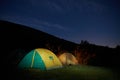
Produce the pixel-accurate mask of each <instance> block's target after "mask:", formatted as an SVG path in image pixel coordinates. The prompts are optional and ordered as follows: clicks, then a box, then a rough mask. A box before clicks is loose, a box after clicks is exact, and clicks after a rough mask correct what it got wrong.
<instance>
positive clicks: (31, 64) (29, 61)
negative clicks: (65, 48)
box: [18, 48, 62, 70]
mask: <svg viewBox="0 0 120 80" xmlns="http://www.w3.org/2000/svg"><path fill="white" fill-rule="evenodd" d="M18 66H19V68H35V69H40V70H48V69H53V68H59V67H62V64H61V62H60V61H59V59H58V58H57V56H56V55H55V54H54V53H53V52H51V51H50V50H48V49H44V48H38V49H34V50H32V51H30V52H29V53H28V54H27V55H26V56H25V57H24V58H23V59H22V60H21V62H20V63H19V64H18Z"/></svg>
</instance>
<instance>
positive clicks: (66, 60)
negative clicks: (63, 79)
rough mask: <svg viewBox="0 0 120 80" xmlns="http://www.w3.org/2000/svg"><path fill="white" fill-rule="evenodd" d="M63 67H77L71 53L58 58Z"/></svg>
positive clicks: (76, 62)
mask: <svg viewBox="0 0 120 80" xmlns="http://www.w3.org/2000/svg"><path fill="white" fill-rule="evenodd" d="M58 58H59V60H60V61H61V63H62V64H63V65H77V64H78V61H77V59H76V58H75V56H74V55H73V54H72V53H63V54H60V55H59V56H58Z"/></svg>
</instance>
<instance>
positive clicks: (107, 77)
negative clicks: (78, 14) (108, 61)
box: [17, 65, 120, 80]
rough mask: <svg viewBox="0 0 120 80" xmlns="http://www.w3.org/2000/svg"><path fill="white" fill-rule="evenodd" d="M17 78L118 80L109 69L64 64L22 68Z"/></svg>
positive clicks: (35, 79) (24, 79)
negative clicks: (45, 68)
mask: <svg viewBox="0 0 120 80" xmlns="http://www.w3.org/2000/svg"><path fill="white" fill-rule="evenodd" d="M17 78H18V79H17V80H119V79H120V78H119V79H117V77H116V75H115V73H114V72H112V71H111V70H109V69H106V68H101V67H94V66H83V65H79V66H66V67H63V68H58V69H53V70H45V71H41V70H38V69H24V70H21V71H20V72H19V75H18V77H17Z"/></svg>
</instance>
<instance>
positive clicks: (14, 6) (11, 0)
mask: <svg viewBox="0 0 120 80" xmlns="http://www.w3.org/2000/svg"><path fill="white" fill-rule="evenodd" d="M119 5H120V2H119V0H1V1H0V19H2V20H8V21H12V22H16V23H19V24H23V25H27V26H31V27H33V28H35V29H39V30H41V31H44V32H47V33H49V34H52V35H54V36H57V37H59V38H63V39H65V40H69V41H72V42H75V43H80V42H81V40H87V41H88V42H90V43H93V44H97V45H103V46H109V47H116V45H120V6H119Z"/></svg>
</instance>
